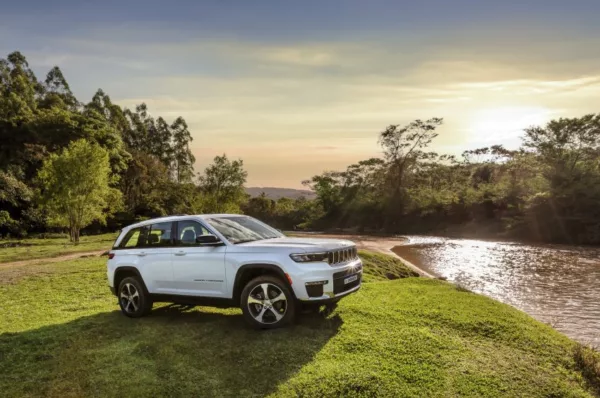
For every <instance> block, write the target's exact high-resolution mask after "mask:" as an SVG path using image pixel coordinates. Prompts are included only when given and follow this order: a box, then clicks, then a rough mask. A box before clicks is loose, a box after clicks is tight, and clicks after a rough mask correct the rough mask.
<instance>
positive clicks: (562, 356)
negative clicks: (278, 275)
mask: <svg viewBox="0 0 600 398" xmlns="http://www.w3.org/2000/svg"><path fill="white" fill-rule="evenodd" d="M365 254H366V255H365ZM362 255H363V257H364V259H365V273H366V274H367V278H366V279H367V280H369V281H370V282H368V283H365V284H364V285H363V288H362V289H361V290H360V292H359V293H357V294H355V295H352V296H350V297H348V298H346V299H344V300H342V301H341V302H340V305H339V307H338V309H337V310H336V311H334V312H333V313H332V314H330V315H327V316H325V315H304V316H302V317H300V318H299V319H298V321H297V322H296V324H295V325H293V326H291V327H289V328H286V329H280V330H273V331H256V330H252V329H249V328H248V327H246V325H245V323H244V321H243V319H242V317H241V313H240V311H239V310H237V309H230V310H219V309H212V308H204V307H197V308H194V309H186V308H177V307H173V306H167V305H160V306H156V307H155V308H156V309H155V310H154V311H153V313H152V314H151V315H150V316H148V317H146V318H142V319H135V320H134V319H129V318H126V317H124V316H122V315H121V314H120V313H119V312H118V311H117V305H116V299H115V298H114V297H113V296H111V295H110V293H109V291H108V288H107V284H106V279H105V278H106V277H105V268H104V262H105V260H104V259H98V258H85V259H78V260H70V261H65V262H61V263H53V264H45V265H44V264H41V265H32V266H28V267H17V268H18V269H17V268H15V269H13V270H12V271H9V270H0V333H1V334H0V375H1V376H0V391H1V393H0V395H2V396H61V397H64V396H85V397H91V396H98V397H112V396H115V397H116V396H122V397H133V396H139V397H149V396H182V397H184V396H198V397H200V396H202V397H205V396H218V397H251V396H256V397H262V396H266V395H272V396H290V397H297V396H300V397H322V396H327V397H338V396H366V397H368V396H389V397H402V396H415V397H436V396H443V397H457V396H473V397H481V396H490V397H499V396H502V397H511V396H520V397H522V396H533V397H590V396H594V395H593V392H592V390H590V389H589V387H587V385H586V381H585V379H584V378H583V376H582V374H581V372H580V371H579V370H578V368H577V364H576V361H575V356H574V348H575V346H576V345H575V343H573V342H572V341H571V340H569V339H568V338H566V337H565V336H563V335H561V334H559V333H558V332H556V331H554V330H553V329H552V328H550V327H549V326H546V325H544V324H541V323H539V322H537V321H535V320H533V319H532V318H530V317H528V316H527V315H525V314H523V313H521V312H519V311H517V310H515V309H513V308H512V307H509V306H507V305H503V304H500V303H498V302H496V301H493V300H490V299H488V298H485V297H483V296H479V295H476V294H473V293H469V292H465V291H460V290H457V289H456V288H455V287H454V286H453V285H451V284H449V283H446V282H442V281H438V280H431V279H424V278H405V279H399V280H393V281H385V280H384V277H385V274H386V273H387V272H390V270H389V268H390V267H392V268H393V266H394V265H395V266H396V267H401V266H400V265H399V262H397V261H396V260H393V259H392V260H390V258H389V257H386V256H384V255H379V254H372V255H369V254H368V253H363V254H362ZM9 272H10V273H9ZM395 272H397V273H403V272H405V271H404V270H403V269H402V268H397V269H396V270H395Z"/></svg>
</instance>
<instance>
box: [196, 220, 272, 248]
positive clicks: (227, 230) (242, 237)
mask: <svg viewBox="0 0 600 398" xmlns="http://www.w3.org/2000/svg"><path fill="white" fill-rule="evenodd" d="M206 221H207V222H208V223H209V224H210V225H211V226H212V227H213V228H214V229H216V230H217V231H219V232H220V233H221V235H223V236H224V237H225V238H227V240H228V241H230V242H231V243H233V244H237V243H244V242H254V241H256V240H262V239H273V238H281V237H282V236H283V234H282V233H281V232H279V231H277V230H276V229H274V228H271V227H269V226H268V225H267V224H264V223H262V222H260V221H258V220H256V219H254V218H251V217H241V216H232V217H215V218H209V219H207V220H206Z"/></svg>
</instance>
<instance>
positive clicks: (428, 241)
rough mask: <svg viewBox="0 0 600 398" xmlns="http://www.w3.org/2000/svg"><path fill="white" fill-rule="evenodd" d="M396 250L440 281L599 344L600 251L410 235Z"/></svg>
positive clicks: (581, 339) (577, 247)
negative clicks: (442, 280)
mask: <svg viewBox="0 0 600 398" xmlns="http://www.w3.org/2000/svg"><path fill="white" fill-rule="evenodd" d="M408 238H409V241H408V242H407V245H405V246H400V247H397V248H396V249H395V250H394V251H396V252H397V253H398V254H400V255H401V256H403V257H404V256H406V258H407V260H409V261H413V262H414V263H415V264H416V265H418V266H420V267H422V268H423V269H425V270H426V271H429V272H431V273H433V274H436V275H438V276H442V277H446V278H447V279H448V280H450V281H453V282H455V283H457V284H459V285H461V286H464V287H466V288H468V289H470V290H472V291H475V292H478V293H483V294H485V295H488V296H490V297H493V298H495V299H498V300H500V301H502V302H505V303H507V304H511V305H513V306H515V307H517V308H519V309H521V310H523V311H525V312H527V313H528V314H530V315H532V316H533V317H535V318H537V319H538V320H540V321H542V322H546V323H549V324H551V325H552V326H554V327H555V328H556V329H558V330H560V331H562V332H563V333H565V334H567V335H568V336H570V337H572V338H574V339H576V340H579V341H581V342H586V343H592V344H595V345H600V249H595V248H586V247H579V246H559V245H539V246H532V245H525V244H520V243H511V242H488V241H480V240H468V239H449V238H440V237H425V236H409V237H408Z"/></svg>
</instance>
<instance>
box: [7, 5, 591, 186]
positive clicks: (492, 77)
mask: <svg viewBox="0 0 600 398" xmlns="http://www.w3.org/2000/svg"><path fill="white" fill-rule="evenodd" d="M134 3H135V2H130V3H128V6H129V8H128V9H125V10H124V9H123V6H122V3H117V2H111V1H109V2H104V3H102V7H100V6H98V5H95V4H80V3H79V2H74V1H63V2H60V3H54V4H47V3H46V2H35V3H28V4H27V5H25V4H20V3H17V4H9V5H6V6H4V10H3V14H4V16H5V21H3V25H2V27H0V51H2V53H3V57H4V56H6V55H7V54H8V53H10V52H12V51H14V50H18V51H20V52H22V53H23V54H24V55H25V56H26V57H27V59H28V61H29V64H30V66H31V67H32V69H33V70H34V71H35V73H36V75H37V76H38V78H41V77H43V76H44V75H45V74H46V73H47V72H48V71H49V70H50V69H51V68H52V67H53V66H55V65H57V66H59V67H60V68H61V70H62V71H63V73H64V75H65V77H66V79H67V81H68V82H69V83H70V85H71V89H72V90H73V92H74V94H75V95H76V96H77V98H78V99H80V100H82V101H84V102H87V101H89V100H91V98H92V96H93V94H94V93H95V91H96V90H97V89H98V88H102V89H103V90H104V91H105V92H106V93H107V94H108V95H109V96H110V97H111V99H112V100H113V102H114V103H116V104H119V105H120V106H126V107H128V108H134V106H135V105H136V104H139V103H142V102H145V103H146V104H147V105H148V107H149V109H150V112H151V113H152V114H153V115H162V116H164V117H165V118H167V119H168V120H171V121H172V120H173V119H175V118H176V117H177V116H179V115H181V116H183V117H184V118H185V120H186V121H187V122H188V124H189V126H190V131H191V133H192V136H193V138H194V141H193V142H192V145H191V148H192V151H193V153H194V155H195V156H196V159H197V161H196V164H195V166H196V171H197V172H200V171H202V170H203V169H204V167H205V166H206V165H208V164H209V163H210V162H211V161H212V159H213V157H214V156H217V155H221V154H223V153H226V154H227V156H228V157H229V158H232V159H236V158H241V159H243V160H244V166H245V169H246V170H247V171H248V182H247V184H246V186H248V187H263V188H268V187H274V188H292V189H306V188H305V187H303V186H302V184H301V181H302V180H305V179H308V178H310V177H311V176H313V175H315V174H320V173H321V172H323V171H325V170H344V169H345V168H346V166H348V165H349V164H351V163H355V162H357V161H359V160H362V159H366V158H370V157H375V156H380V153H381V151H380V149H379V147H378V145H377V137H378V134H379V132H381V131H382V130H383V129H384V128H385V127H386V126H388V125H390V124H406V123H409V122H411V121H412V120H414V119H417V118H420V119H428V118H430V117H441V118H444V125H443V126H441V127H440V129H439V133H440V136H439V137H438V138H437V139H436V140H435V141H434V142H433V144H432V146H431V149H432V150H435V151H438V152H441V153H450V154H460V153H461V152H462V151H463V150H467V149H474V148H478V147H483V146H488V145H490V144H492V143H494V144H495V143H500V144H503V145H504V146H506V147H507V148H510V149H514V148H516V147H518V146H519V144H520V139H519V137H520V135H521V132H522V130H523V129H524V128H526V127H528V126H531V125H542V124H545V123H546V122H548V121H549V120H551V119H555V118H560V117H577V116H582V115H584V114H587V113H594V112H595V111H597V109H595V108H594V107H595V106H596V107H597V100H596V105H594V100H595V99H596V98H597V97H598V94H600V72H598V70H600V68H599V67H600V54H599V53H598V52H593V51H590V49H593V48H598V47H599V45H600V26H599V25H598V24H597V22H596V18H595V17H596V16H597V15H598V14H600V3H598V2H595V1H576V2H571V3H569V4H566V3H563V2H558V1H542V0H535V1H526V2H518V3H517V2H515V3H513V4H508V3H506V2H505V3H502V4H485V5H484V4H481V2H474V1H467V0H461V1H458V2H453V4H447V3H446V2H443V1H439V0H438V1H427V2H422V3H419V4H412V3H398V2H391V1H375V2H371V3H369V7H365V6H364V3H363V2H358V1H350V2H339V1H333V2H328V3H327V4H321V3H320V2H311V1H309V2H303V3H301V4H300V3H298V4H282V3H277V2H266V1H261V2H255V3H252V4H249V3H245V2H229V3H227V5H228V6H226V5H225V4H223V3H222V2H212V1H210V2H202V3H201V4H200V3H195V2H181V3H178V4H177V7H174V6H173V5H169V6H166V5H159V4H160V3H158V2H155V1H150V2H148V1H146V2H144V3H141V2H140V3H135V4H136V5H134ZM138 4H143V5H144V6H143V7H140V6H139V5H138ZM130 10H131V11H130ZM432 10H433V11H432ZM265 153H266V154H268V156H264V154H265ZM315 159H316V161H315ZM275 166H277V167H275Z"/></svg>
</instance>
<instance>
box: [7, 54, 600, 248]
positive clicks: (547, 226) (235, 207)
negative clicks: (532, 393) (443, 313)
mask: <svg viewBox="0 0 600 398" xmlns="http://www.w3.org/2000/svg"><path fill="white" fill-rule="evenodd" d="M441 126H442V119H440V118H431V119H428V120H415V121H413V122H411V123H408V124H405V125H399V124H394V125H390V126H388V127H386V128H385V129H384V130H383V131H382V132H380V134H379V144H380V146H381V149H382V152H383V156H382V157H381V158H371V159H365V160H361V161H358V162H356V163H354V164H352V165H350V166H348V167H347V168H346V169H345V170H341V171H335V170H334V171H332V170H328V171H325V172H323V173H322V174H320V175H316V176H313V177H312V178H310V179H308V180H306V181H304V184H305V185H307V186H308V187H309V188H311V189H312V190H313V191H314V192H315V193H316V195H317V197H316V199H315V200H305V199H299V200H291V199H287V198H284V199H279V200H272V199H270V198H267V197H266V196H261V197H257V198H249V197H247V195H246V194H245V192H244V188H243V185H244V183H245V182H246V179H247V176H248V174H247V172H246V171H245V170H244V164H243V161H242V160H241V159H238V160H230V159H228V158H227V156H226V155H225V154H224V155H223V156H217V157H215V158H214V161H213V163H212V164H211V165H209V166H208V167H207V168H206V170H205V171H204V172H203V173H202V174H201V175H200V176H199V178H198V179H195V178H194V177H195V175H196V173H195V171H194V162H195V157H194V155H193V153H192V147H191V144H192V134H191V132H190V129H189V127H188V125H187V123H186V121H185V120H184V119H183V118H182V117H176V118H175V119H174V120H166V119H165V118H163V117H161V116H158V115H153V114H152V113H151V112H150V109H149V108H148V107H147V105H146V104H144V103H142V104H139V105H137V106H135V107H134V108H133V109H127V108H122V107H120V106H118V105H117V104H115V103H113V102H112V100H111V98H110V97H109V95H108V94H107V93H105V92H104V91H102V90H101V89H99V90H97V92H96V93H95V94H94V95H93V97H92V99H91V101H89V102H87V103H85V102H82V101H79V100H78V99H77V98H75V96H74V94H73V92H72V91H71V87H70V86H69V84H68V82H67V79H66V77H65V76H64V75H63V73H62V71H61V70H60V68H58V67H54V68H52V69H51V70H50V71H49V72H48V74H47V75H46V78H45V79H44V80H38V79H37V78H36V76H35V74H34V73H33V71H32V69H31V68H30V67H29V64H28V62H27V59H26V58H25V56H24V55H23V54H21V53H20V52H18V51H15V52H13V53H11V54H9V55H8V56H7V57H6V59H1V60H0V142H2V145H0V235H8V234H10V235H11V236H25V235H26V234H27V233H31V232H46V231H48V230H52V224H51V223H49V221H51V220H50V218H48V215H47V214H46V213H45V210H44V209H43V208H40V207H39V206H38V203H39V201H38V200H37V199H38V198H37V197H36V192H41V189H40V188H41V187H40V186H38V183H39V182H38V180H36V179H35V177H36V176H37V175H38V172H39V170H40V168H41V167H42V165H43V164H44V162H45V161H47V160H48V159H49V158H50V157H52V156H54V155H56V154H57V153H60V151H62V150H63V149H64V148H67V147H68V146H69V145H70V144H71V143H72V142H74V141H77V140H85V141H87V142H89V143H90V144H93V145H96V147H97V148H102V150H104V151H106V152H107V153H108V158H109V164H110V173H109V174H110V175H109V184H108V185H109V186H110V187H111V188H115V189H118V190H119V191H120V192H121V194H122V197H123V208H122V209H120V210H119V211H117V212H114V214H112V213H111V212H110V211H105V212H104V214H103V216H102V217H100V219H106V225H105V226H103V225H101V224H100V223H98V222H95V223H93V224H92V225H91V226H89V227H88V229H89V230H94V231H97V232H101V231H106V230H114V229H118V228H121V227H123V226H124V225H127V224H130V223H132V222H134V221H137V220H141V219H147V218H150V217H157V216H165V215H169V214H178V213H188V214H189V213H211V212H230V213H238V212H244V213H246V214H249V215H253V216H256V217H258V218H260V219H263V220H264V221H266V222H269V223H271V224H273V225H275V226H277V227H278V228H283V229H315V230H330V229H346V230H355V231H358V232H363V231H370V232H385V233H420V234H423V233H437V234H448V233H458V234H461V235H463V236H469V235H477V236H481V232H482V231H485V233H487V234H488V237H498V236H501V237H512V238H518V239H530V240H538V241H548V242H565V243H583V244H600V114H598V115H594V114H591V115H584V116H582V117H580V118H569V119H559V120H553V121H551V122H550V123H548V124H547V125H546V126H537V127H531V128H529V129H526V130H525V131H524V134H523V145H522V146H521V148H518V149H516V150H508V149H506V148H504V147H502V146H501V145H492V146H490V147H486V148H477V149H472V150H468V151H465V152H464V153H463V154H462V156H453V155H445V154H437V153H435V152H432V151H431V150H430V146H431V144H432V143H433V142H434V140H435V139H436V137H437V136H438V134H439V133H440V132H441V131H442V129H441ZM104 210H111V209H109V208H108V207H107V208H106V209H104ZM112 210H114V208H113V209H112Z"/></svg>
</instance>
